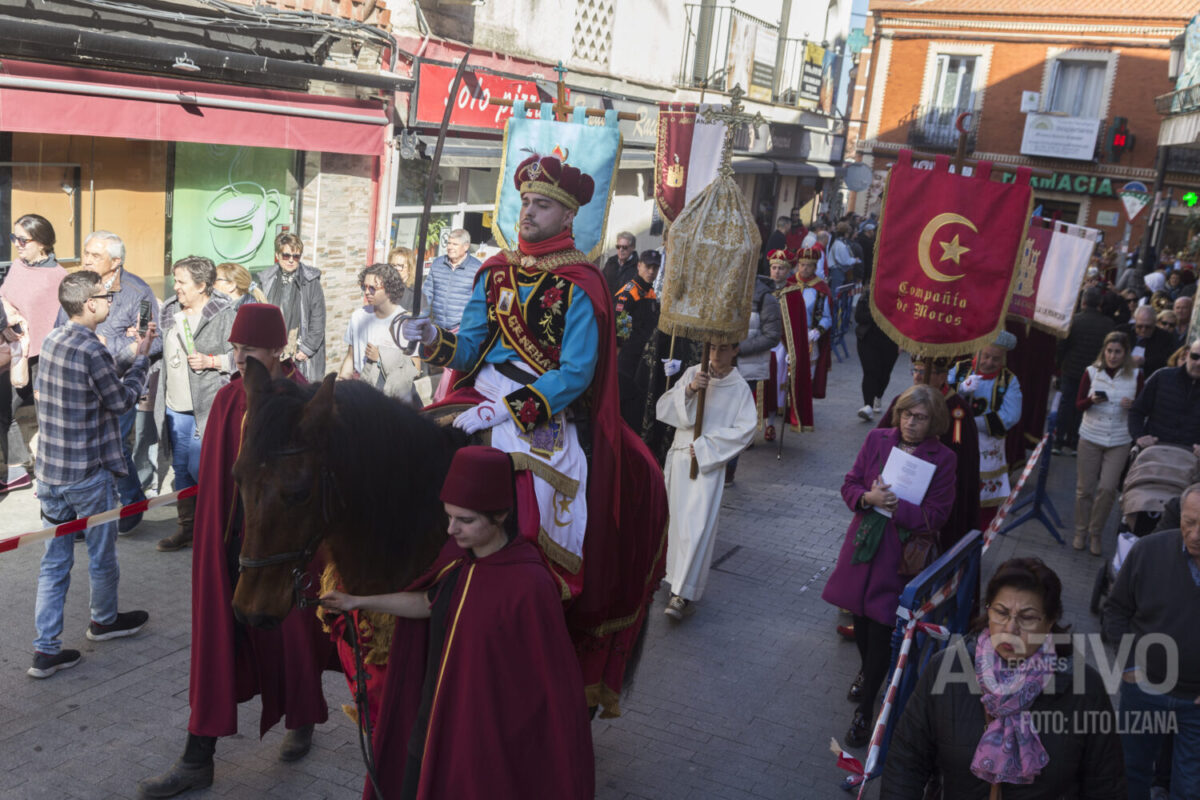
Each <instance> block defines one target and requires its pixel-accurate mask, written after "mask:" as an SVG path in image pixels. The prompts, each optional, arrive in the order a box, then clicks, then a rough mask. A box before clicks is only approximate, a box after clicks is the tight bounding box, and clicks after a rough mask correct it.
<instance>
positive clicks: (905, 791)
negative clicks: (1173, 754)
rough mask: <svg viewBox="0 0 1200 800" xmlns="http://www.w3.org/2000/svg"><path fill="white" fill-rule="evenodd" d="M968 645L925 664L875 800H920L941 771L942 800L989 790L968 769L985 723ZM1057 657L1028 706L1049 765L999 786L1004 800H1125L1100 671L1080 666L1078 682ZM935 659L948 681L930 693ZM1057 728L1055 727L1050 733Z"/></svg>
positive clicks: (982, 795)
mask: <svg viewBox="0 0 1200 800" xmlns="http://www.w3.org/2000/svg"><path fill="white" fill-rule="evenodd" d="M983 635H986V634H983ZM974 645H975V640H974V639H967V640H965V641H964V640H962V639H958V640H957V641H956V642H955V643H951V645H950V646H949V647H947V648H946V649H945V650H943V651H942V652H941V653H939V654H937V655H936V656H934V657H933V658H932V659H931V660H930V662H929V665H928V666H926V667H925V671H924V672H923V673H922V674H921V678H920V680H919V681H918V682H917V686H916V689H914V690H913V693H912V695H911V696H910V697H909V698H908V702H907V703H906V704H905V706H904V713H903V715H902V716H901V717H900V721H899V723H898V724H897V725H896V731H895V733H894V734H893V735H892V743H891V746H890V747H889V748H888V754H887V761H886V763H885V764H884V765H883V780H882V781H880V790H879V797H880V800H921V798H922V797H923V796H924V793H925V783H926V781H928V780H929V779H930V778H932V777H933V776H934V775H935V774H940V776H941V781H942V787H943V789H942V797H945V798H947V800H987V797H988V793H989V791H990V789H991V787H990V786H989V785H988V784H987V783H985V782H984V781H982V780H980V779H979V778H977V777H975V775H974V774H973V773H972V772H971V760H972V758H973V757H974V755H975V748H976V746H977V745H978V744H979V739H980V737H981V736H983V731H984V728H985V727H986V725H985V722H986V720H985V719H984V710H983V704H982V703H981V702H980V690H979V684H978V682H977V681H976V678H975V667H974V652H975V647H974ZM1060 662H1061V663H1060V668H1059V671H1058V672H1057V673H1056V674H1055V676H1054V679H1053V680H1052V682H1051V686H1050V688H1049V689H1047V690H1044V691H1043V692H1042V693H1041V694H1040V695H1038V697H1037V699H1035V700H1034V701H1033V706H1032V708H1031V710H1032V711H1033V712H1035V714H1034V720H1035V722H1034V724H1035V725H1038V724H1039V722H1040V724H1041V729H1040V732H1039V738H1040V739H1041V742H1042V747H1044V748H1045V749H1046V754H1047V755H1048V756H1050V762H1049V763H1048V764H1047V765H1046V766H1045V768H1044V769H1042V771H1041V773H1040V774H1039V775H1038V777H1037V778H1036V779H1035V780H1034V782H1033V783H1031V784H1026V785H1016V784H1009V783H1005V784H1002V792H1003V797H1004V800H1060V798H1066V797H1079V798H1087V800H1125V798H1126V796H1127V795H1126V788H1125V761H1124V759H1123V757H1122V753H1121V740H1120V738H1119V737H1118V735H1117V733H1116V719H1115V717H1114V715H1113V709H1112V703H1111V702H1110V701H1109V698H1108V694H1107V693H1106V692H1105V690H1104V684H1103V682H1102V681H1101V680H1100V675H1099V673H1097V672H1096V671H1095V670H1094V669H1092V667H1090V666H1085V667H1084V668H1083V673H1082V676H1081V677H1082V686H1078V685H1077V680H1079V679H1078V678H1077V677H1076V675H1075V661H1074V658H1071V657H1065V658H1060ZM943 664H945V666H946V667H947V669H946V674H947V675H948V676H949V678H950V679H949V680H948V681H946V682H945V685H944V686H943V687H939V689H940V691H939V692H937V693H935V692H934V691H933V688H934V684H935V682H936V679H937V677H938V674H939V670H940V669H941V668H942V666H943ZM1097 718H1106V719H1102V720H1101V721H1097ZM1102 723H1106V725H1105V724H1102ZM1060 725H1061V726H1062V728H1063V729H1064V730H1063V731H1062V732H1059V731H1058V730H1055V728H1056V727H1058V726H1060ZM1076 726H1081V727H1089V726H1090V731H1089V732H1088V734H1087V735H1076V733H1075V730H1076ZM1097 730H1100V731H1107V733H1097V732H1096V731H1097Z"/></svg>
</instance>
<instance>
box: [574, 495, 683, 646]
mask: <svg viewBox="0 0 1200 800" xmlns="http://www.w3.org/2000/svg"><path fill="white" fill-rule="evenodd" d="M670 526H671V520H670V517H668V518H667V524H666V525H664V526H663V532H662V538H661V539H659V542H658V552H656V553H655V554H654V560H653V561H652V562H650V572H649V574H648V575H646V581H645V584H644V586H646V587H649V585H650V581H651V580H652V579H653V578H654V565H655V564H657V563H658V561H659V559H661V558H662V556H663V551H664V550H665V549H666V546H667V530H668V529H669V528H670ZM646 611H647V607H646V606H641V607H639V608H638V609H637V610H636V611H634V612H633V613H632V614H630V615H629V616H627V617H619V618H617V619H610V620H608V621H607V622H602V623H600V624H599V625H597V626H596V627H595V628H590V629H584V631H583V632H584V633H585V634H587V635H588V636H591V637H593V638H595V639H603V638H604V637H605V636H608V635H610V634H613V633H616V632H617V631H623V630H625V629H626V628H628V627H629V626H630V625H632V624H633V623H635V622H637V618H638V615H640V614H643V613H645V612H646Z"/></svg>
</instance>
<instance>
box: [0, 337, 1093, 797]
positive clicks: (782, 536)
mask: <svg viewBox="0 0 1200 800" xmlns="http://www.w3.org/2000/svg"><path fill="white" fill-rule="evenodd" d="M851 347H853V344H851ZM859 378H860V370H859V366H858V363H857V360H855V359H854V358H853V353H852V358H851V360H850V361H847V362H844V363H841V364H837V363H835V364H834V371H833V376H832V380H831V384H830V392H829V395H830V396H829V398H828V399H826V400H824V401H820V402H819V403H818V404H817V409H816V421H817V426H818V428H819V431H818V432H817V433H813V434H806V435H803V436H801V435H797V434H794V433H788V434H787V435H786V439H785V447H784V456H783V460H782V461H778V460H776V456H775V452H776V451H775V448H774V446H765V445H763V444H762V443H761V442H760V443H759V444H758V446H756V447H755V448H754V449H752V450H751V451H749V452H748V453H746V454H745V455H744V456H743V457H742V459H741V466H740V468H739V471H738V476H737V484H736V486H735V487H734V488H732V489H730V490H729V491H727V492H726V494H725V500H724V503H723V512H722V516H721V529H720V533H719V543H718V547H717V553H716V557H715V560H714V571H713V574H712V577H711V579H710V581H709V584H708V588H707V592H706V594H705V596H704V600H703V601H702V602H701V603H699V604H698V610H697V612H696V614H695V615H694V616H692V617H691V618H689V619H687V620H686V621H685V622H683V623H682V624H672V623H669V621H668V620H667V619H666V618H665V617H664V616H663V614H662V608H663V603H664V602H665V595H666V592H665V591H664V592H660V593H659V597H658V598H657V602H656V604H655V607H654V609H653V610H652V614H651V618H650V631H649V638H648V641H647V645H646V649H645V655H644V658H643V661H642V666H641V670H640V671H639V674H638V676H637V679H636V681H635V684H634V687H633V691H632V693H631V694H630V695H629V696H628V697H627V698H626V699H625V701H624V709H625V714H624V716H623V717H621V718H620V719H617V720H613V721H597V722H595V723H594V724H593V735H594V738H595V751H596V765H597V796H598V797H600V798H604V799H605V800H636V799H637V798H645V799H646V800H668V799H669V798H685V797H686V798H709V797H711V798H727V799H728V800H749V798H825V797H841V796H845V795H842V794H841V793H840V792H838V791H837V788H836V787H837V785H838V783H839V782H840V780H841V779H842V777H843V775H844V773H842V772H841V771H840V770H838V769H837V768H836V767H835V765H834V759H833V757H832V756H831V755H830V754H829V752H828V745H829V739H830V737H831V736H835V737H838V738H839V739H841V738H842V737H843V736H844V734H845V730H846V728H847V726H848V724H849V721H850V716H851V712H852V707H851V705H850V704H849V703H848V702H847V701H846V699H845V692H846V689H847V687H848V686H849V684H850V681H851V679H852V678H853V676H854V673H855V672H856V670H857V668H858V656H857V651H856V650H855V648H854V646H853V645H852V644H849V643H846V642H841V641H838V640H837V637H836V635H835V634H834V631H833V628H834V625H835V624H837V622H838V621H839V618H838V614H837V611H836V610H835V609H833V608H831V607H830V606H828V605H826V604H825V603H824V602H822V601H821V598H820V592H821V589H822V587H823V586H824V583H825V580H826V578H827V577H828V573H829V570H830V569H831V568H832V566H833V563H834V559H835V557H836V554H837V551H838V548H839V546H840V544H841V540H842V536H843V533H844V530H845V527H846V524H847V522H848V521H849V518H850V514H849V512H848V511H847V510H846V508H845V506H844V504H843V503H842V502H841V498H840V496H839V493H838V489H839V487H840V486H841V482H842V477H843V475H844V473H845V472H846V470H847V469H848V468H849V466H850V463H851V461H852V459H853V457H854V454H855V452H856V451H857V448H858V447H859V445H860V444H861V442H862V439H863V437H864V436H865V434H866V431H867V425H865V424H864V423H862V422H860V421H859V420H858V418H857V417H856V416H855V410H856V409H857V408H858V406H859V405H860V403H861V400H860V398H859V393H858V381H859ZM907 384H908V362H907V360H906V359H903V358H902V359H901V360H900V362H899V363H898V364H897V366H896V371H895V373H894V376H893V381H892V385H891V387H890V389H889V392H888V399H890V397H891V396H893V395H894V394H895V393H896V392H897V391H898V390H899V389H901V388H903V387H904V386H906V385H907ZM885 404H886V399H885ZM1054 466H1055V469H1054V470H1052V472H1051V490H1052V491H1051V494H1052V497H1053V498H1054V501H1055V503H1056V504H1057V507H1058V509H1059V511H1060V512H1062V513H1065V514H1066V515H1067V517H1068V519H1067V520H1066V521H1067V522H1068V523H1069V522H1070V520H1069V516H1070V510H1071V498H1072V496H1073V488H1074V467H1075V462H1074V459H1069V458H1062V457H1056V460H1055V464H1054ZM173 516H174V513H173V510H171V509H159V510H157V511H155V512H151V514H150V515H149V519H148V520H147V521H146V522H143V524H142V525H141V526H140V527H139V528H138V529H137V530H136V531H135V532H134V533H133V534H132V535H130V536H127V537H122V539H121V540H120V544H119V553H120V559H121V567H122V573H123V580H122V581H121V608H122V609H131V608H144V609H147V610H148V611H149V612H150V614H151V621H150V624H149V625H148V626H147V628H146V629H145V631H144V632H143V633H142V634H140V635H139V636H137V637H136V638H133V639H127V640H117V641H113V642H101V643H92V642H89V641H88V640H86V639H85V638H84V636H83V633H84V627H85V625H86V623H87V619H88V612H87V571H86V563H82V564H77V565H76V568H75V570H74V578H75V582H74V586H73V588H72V591H71V592H70V595H69V597H68V602H67V617H66V618H67V625H66V630H65V632H64V641H65V645H66V646H67V647H74V648H77V649H80V650H81V651H83V653H84V660H83V662H82V663H81V664H80V665H79V666H78V667H76V668H75V669H72V670H69V671H67V672H63V673H60V674H58V675H56V676H54V677H53V678H51V679H49V680H45V681H36V680H32V679H30V678H28V677H27V676H26V675H25V669H26V668H27V667H28V666H29V660H30V657H31V644H30V643H31V641H32V638H33V626H32V622H33V600H34V589H35V586H36V576H37V568H38V559H39V557H40V554H41V546H40V545H38V546H35V547H30V548H27V549H23V550H18V551H16V552H13V553H7V554H4V555H0V586H3V593H4V597H3V600H4V602H3V604H2V606H0V609H2V610H0V800H33V799H34V798H55V799H56V800H57V799H58V798H123V797H132V796H134V786H135V784H136V782H137V781H138V780H139V779H141V778H143V777H146V776H148V775H153V774H157V773H158V772H160V771H162V770H163V769H165V768H166V767H167V766H168V765H169V764H170V763H171V762H172V761H173V760H174V759H175V757H176V756H178V755H179V753H180V752H181V750H182V746H183V741H184V728H185V723H186V719H187V712H188V707H187V683H188V648H189V625H190V619H189V617H190V594H189V591H190V589H189V584H190V575H191V572H190V563H191V553H190V551H185V552H184V553H176V554H162V553H158V552H156V551H155V549H154V543H155V541H156V540H157V539H158V538H159V537H161V536H163V535H165V534H166V533H168V532H170V530H171V528H172V526H173V522H172V520H173ZM37 526H38V523H37V513H36V500H35V498H34V497H33V494H32V492H30V491H22V492H18V493H15V494H13V495H12V496H9V497H7V498H5V499H3V500H2V501H0V534H2V533H11V532H16V531H21V530H28V529H31V528H34V527H37ZM1111 539H1112V534H1111V533H1110V535H1109V537H1108V539H1106V542H1105V544H1106V547H1107V548H1109V549H1111V546H1112V541H1111ZM1016 553H1021V554H1033V555H1038V556H1040V557H1042V558H1044V559H1045V560H1046V561H1047V562H1048V563H1049V564H1050V565H1051V566H1052V567H1054V568H1055V569H1056V570H1057V571H1058V573H1059V575H1060V576H1061V577H1062V579H1063V584H1064V602H1065V607H1066V619H1065V622H1067V623H1070V624H1072V625H1073V626H1074V629H1075V630H1076V631H1077V632H1089V631H1094V630H1097V625H1096V620H1095V618H1093V617H1092V616H1091V615H1090V614H1089V613H1088V611H1087V602H1088V598H1089V596H1090V591H1091V585H1092V580H1093V578H1094V576H1095V574H1096V571H1097V569H1098V568H1099V564H1100V560H1099V559H1096V558H1093V557H1091V556H1088V555H1086V554H1080V553H1076V552H1075V551H1073V550H1071V549H1070V548H1069V547H1066V548H1064V547H1061V546H1059V545H1058V544H1057V543H1055V542H1054V540H1053V539H1051V538H1050V536H1049V535H1048V534H1047V533H1046V531H1045V530H1044V529H1043V528H1042V527H1041V526H1040V525H1036V524H1034V525H1026V526H1024V527H1023V528H1022V529H1020V530H1019V531H1017V532H1015V533H1014V534H1013V535H1011V536H1009V537H1007V538H1006V539H1004V540H1001V541H999V542H998V543H997V545H996V546H995V547H993V548H992V550H991V551H990V552H989V553H988V555H987V557H986V559H985V564H984V573H985V576H986V575H987V574H989V573H990V571H991V569H993V568H994V567H995V565H996V564H998V563H999V562H1000V561H1002V560H1004V559H1005V558H1008V557H1010V556H1012V555H1014V554H1016ZM76 555H77V557H79V558H80V559H81V560H83V561H86V557H85V556H84V552H83V550H82V548H79V549H77V551H76ZM326 698H327V699H328V701H329V703H330V706H331V711H330V721H329V723H327V724H325V725H322V726H320V727H319V728H318V730H317V734H316V737H315V740H314V749H313V752H312V753H311V754H310V755H309V756H308V757H307V758H306V759H305V760H304V761H302V762H300V763H298V764H294V765H284V764H281V763H279V762H278V761H277V760H276V758H275V755H276V751H277V748H278V745H279V742H280V740H281V738H282V736H281V734H280V733H279V732H277V731H272V732H271V733H269V734H268V735H267V736H266V738H265V739H264V740H263V741H261V742H258V741H255V736H254V731H256V730H257V722H258V705H257V703H256V702H254V703H250V704H246V705H244V706H243V707H242V710H241V715H240V720H239V724H240V727H241V730H242V734H240V735H239V736H238V737H236V741H224V740H222V742H221V743H220V744H219V745H218V748H217V779H216V783H215V784H214V786H213V788H212V789H211V790H209V791H207V792H197V793H194V794H193V795H188V796H189V797H196V798H203V797H210V796H219V797H231V798H258V797H286V798H288V799H289V800H308V798H353V797H356V796H357V795H358V792H359V790H360V788H361V785H362V774H363V769H362V764H361V761H360V760H359V755H358V744H357V740H356V738H355V731H354V728H353V726H352V725H351V723H350V722H349V721H348V720H347V719H346V717H345V716H344V715H343V714H342V713H341V711H340V710H339V706H340V705H341V704H342V703H345V702H350V697H349V693H348V691H347V690H346V687H345V683H344V681H343V680H342V678H341V677H340V676H335V675H332V674H329V675H328V676H327V678H326ZM861 755H865V753H862V754H861ZM868 794H869V795H870V796H874V794H875V792H869V793H868Z"/></svg>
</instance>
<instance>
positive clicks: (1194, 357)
mask: <svg viewBox="0 0 1200 800" xmlns="http://www.w3.org/2000/svg"><path fill="white" fill-rule="evenodd" d="M1188 361H1200V353H1191V352H1189V353H1188Z"/></svg>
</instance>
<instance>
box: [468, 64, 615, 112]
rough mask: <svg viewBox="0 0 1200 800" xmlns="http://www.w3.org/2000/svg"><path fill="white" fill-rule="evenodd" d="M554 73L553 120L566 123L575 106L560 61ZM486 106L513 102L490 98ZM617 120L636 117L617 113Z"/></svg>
mask: <svg viewBox="0 0 1200 800" xmlns="http://www.w3.org/2000/svg"><path fill="white" fill-rule="evenodd" d="M554 71H555V72H557V73H558V80H557V81H556V82H555V86H556V91H555V95H556V96H555V98H554V118H555V119H556V120H558V121H559V122H566V121H567V120H569V119H570V118H571V114H572V113H574V111H575V106H573V105H571V104H569V103H568V102H567V84H566V75H567V68H566V67H564V66H563V63H562V62H561V61H559V62H558V65H557V66H555V67H554ZM488 104H489V105H493V106H508V107H509V108H511V107H512V104H513V101H512V99H511V98H508V97H490V98H488ZM584 111H585V113H586V114H587V115H588V116H589V117H603V116H604V115H605V114H606V113H607V109H604V108H586V109H584ZM617 119H627V120H630V121H632V122H637V119H638V115H637V114H635V113H633V112H632V111H619V112H617Z"/></svg>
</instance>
